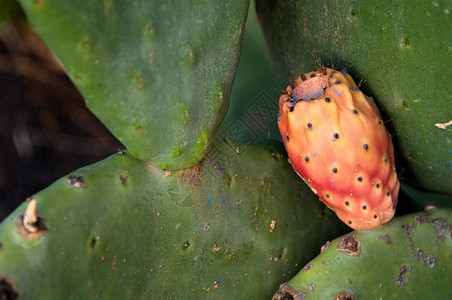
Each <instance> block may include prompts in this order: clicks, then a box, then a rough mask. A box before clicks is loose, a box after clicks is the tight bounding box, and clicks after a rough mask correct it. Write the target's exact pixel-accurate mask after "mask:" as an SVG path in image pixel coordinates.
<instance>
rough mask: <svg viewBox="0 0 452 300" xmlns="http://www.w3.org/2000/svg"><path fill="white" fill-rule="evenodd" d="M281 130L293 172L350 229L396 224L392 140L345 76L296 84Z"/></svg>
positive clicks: (286, 99) (329, 74)
mask: <svg viewBox="0 0 452 300" xmlns="http://www.w3.org/2000/svg"><path fill="white" fill-rule="evenodd" d="M278 126H279V130H280V132H281V135H282V137H283V140H284V145H285V147H286V150H287V153H288V155H289V159H290V162H291V164H292V166H293V168H294V170H295V171H296V172H297V173H298V175H300V177H301V178H303V180H304V181H305V182H306V184H307V185H308V186H309V187H310V188H311V189H312V191H313V192H314V193H316V194H317V195H318V196H319V198H320V200H322V201H323V202H324V203H325V204H326V205H327V206H328V207H329V208H330V209H332V210H334V211H335V212H336V214H337V216H338V217H339V218H340V219H341V220H342V221H343V222H344V223H345V224H347V225H348V226H350V227H351V228H353V229H356V230H367V229H372V228H375V227H377V226H378V225H380V224H383V223H385V222H388V221H389V220H391V219H392V217H393V216H394V213H395V207H396V204H397V196H398V193H399V186H400V185H399V180H398V179H397V173H396V169H395V161H394V148H393V145H392V141H391V137H390V135H389V134H388V132H387V130H386V128H385V125H384V123H383V120H382V118H381V115H380V113H379V112H378V109H377V107H376V106H375V103H374V102H373V100H372V98H370V97H367V96H366V95H364V94H363V93H362V92H361V91H360V90H359V88H358V87H357V86H356V84H355V82H354V81H353V79H352V78H351V77H350V76H349V75H348V74H347V73H346V72H345V71H344V72H339V71H335V70H333V69H328V68H323V67H322V68H320V69H319V70H317V71H315V72H311V73H306V74H303V75H301V76H300V77H298V78H297V79H295V80H294V81H292V82H291V83H290V85H289V86H288V87H287V88H286V90H285V91H283V93H282V94H281V97H280V98H279V116H278Z"/></svg>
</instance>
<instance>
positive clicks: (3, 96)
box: [0, 22, 124, 221]
mask: <svg viewBox="0 0 452 300" xmlns="http://www.w3.org/2000/svg"><path fill="white" fill-rule="evenodd" d="M123 148H124V147H123V146H122V145H121V143H120V142H119V141H117V140H116V139H115V138H114V137H113V136H112V135H111V134H110V132H109V131H108V130H107V129H106V128H105V127H104V126H103V125H102V123H100V122H99V121H98V120H97V119H96V117H95V116H94V115H93V114H91V113H90V112H89V111H88V109H87V108H86V106H85V103H84V100H83V98H82V97H81V95H80V94H79V92H78V91H77V89H76V88H75V87H74V86H73V85H72V83H71V82H70V80H69V78H68V77H67V76H66V75H65V72H64V70H63V67H62V66H61V64H60V63H59V61H58V60H57V59H56V58H55V56H54V55H53V54H52V53H51V51H50V50H49V49H48V48H47V46H46V45H45V44H44V43H43V42H42V40H41V39H40V38H39V37H38V36H37V35H36V34H35V33H34V32H33V31H32V30H31V29H30V28H29V27H28V25H26V24H25V23H21V22H19V23H16V24H13V23H12V22H9V23H6V24H4V25H3V26H1V27H0V221H1V220H3V219H4V218H5V217H6V216H7V215H8V214H9V213H11V211H13V210H14V209H15V208H16V207H17V206H18V205H19V204H20V203H22V202H23V201H24V200H25V199H26V198H27V197H29V196H31V195H33V194H34V193H36V192H38V191H40V190H41V189H43V188H45V187H46V186H48V185H49V184H51V183H52V182H53V181H55V180H57V179H58V178H60V177H62V176H64V175H66V174H68V173H70V172H72V171H74V170H76V169H78V168H80V167H82V166H85V165H88V164H91V163H94V162H96V161H99V160H101V159H103V158H105V157H107V156H109V155H110V154H112V153H114V152H116V151H118V150H119V149H123Z"/></svg>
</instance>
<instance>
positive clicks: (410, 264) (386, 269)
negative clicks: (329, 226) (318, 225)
mask: <svg viewBox="0 0 452 300" xmlns="http://www.w3.org/2000/svg"><path fill="white" fill-rule="evenodd" d="M451 235H452V210H450V209H435V210H431V211H427V212H422V213H416V214H412V215H407V216H403V217H398V218H396V219H394V221H393V222H392V223H391V224H390V225H389V226H386V227H383V228H382V229H379V230H373V231H366V232H365V231H361V232H359V231H354V232H351V233H349V234H347V235H345V236H344V237H351V236H354V237H355V239H356V240H358V241H359V242H360V253H359V256H355V255H350V254H348V253H346V252H343V251H339V250H337V248H338V246H339V243H340V241H341V240H342V239H343V238H344V237H340V238H337V239H335V240H334V241H332V242H331V244H330V245H329V246H328V247H326V248H325V250H324V251H323V252H322V253H321V254H319V255H318V256H317V257H316V258H315V259H314V260H312V261H311V262H309V263H308V264H307V265H306V266H305V267H304V268H303V270H302V271H301V272H299V273H298V274H297V275H296V276H295V277H294V278H292V279H291V280H290V281H289V282H288V283H287V284H288V285H289V286H290V287H292V288H294V289H295V290H292V293H294V294H296V295H298V296H300V298H298V299H335V298H334V296H335V295H337V294H339V293H341V292H348V293H351V294H353V295H354V296H355V298H354V299H451V298H452V289H451V286H450V282H451V280H452V273H451V270H452V257H451V253H452V239H451ZM355 253H356V252H355ZM289 290H290V288H289ZM289 294H290V293H289ZM302 295H304V296H305V298H303V297H301V296H302ZM276 299H282V298H276ZM294 299H295V298H294Z"/></svg>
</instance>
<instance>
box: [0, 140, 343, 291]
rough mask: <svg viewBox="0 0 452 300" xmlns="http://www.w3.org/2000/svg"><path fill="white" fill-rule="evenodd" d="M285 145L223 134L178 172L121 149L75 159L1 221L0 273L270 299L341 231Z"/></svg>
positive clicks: (67, 283)
mask: <svg viewBox="0 0 452 300" xmlns="http://www.w3.org/2000/svg"><path fill="white" fill-rule="evenodd" d="M278 148H279V150H278ZM280 150H282V151H280ZM281 153H284V151H283V149H282V147H281V145H279V147H276V148H275V147H274V146H269V147H258V146H249V147H246V146H245V145H243V144H235V143H232V142H230V141H221V142H217V143H216V144H215V147H214V148H213V150H212V152H210V153H209V155H208V156H207V157H206V158H205V159H204V160H203V161H202V163H201V164H198V165H195V166H194V167H192V168H189V169H183V170H180V171H174V172H169V171H167V172H165V171H162V170H159V169H158V168H155V167H152V166H150V165H148V164H147V163H145V162H143V161H141V160H139V159H136V158H134V157H133V156H132V155H130V154H127V153H126V152H124V153H118V154H115V155H113V156H111V157H109V158H107V159H105V160H104V161H101V162H99V163H96V164H93V165H91V166H88V167H85V168H82V169H79V170H77V171H76V172H74V173H72V174H70V175H69V176H66V177H65V178H62V179H60V180H58V181H57V182H55V183H54V184H52V185H51V186H49V187H48V188H47V189H45V190H43V191H41V192H39V193H38V194H36V195H33V196H32V197H31V198H30V200H29V201H27V202H25V203H24V204H23V205H21V206H19V207H18V208H17V210H16V211H15V212H13V213H12V214H11V215H10V216H9V217H8V218H7V219H5V221H4V222H3V223H2V224H1V225H0V243H1V245H2V247H1V251H0V278H1V279H3V280H4V282H5V284H8V286H10V287H11V288H12V291H13V292H14V293H16V294H17V295H19V297H20V298H22V299H31V298H41V299H49V297H50V296H52V297H53V298H54V299H80V298H83V299H88V298H91V299H93V298H104V299H113V298H118V299H127V298H129V299H130V298H134V299H138V298H149V299H160V298H174V299H180V298H184V297H186V298H191V299H204V298H205V299H207V298H208V299H211V298H216V299H217V298H218V299H220V298H229V299H244V298H246V299H250V298H256V299H262V298H269V297H271V295H272V294H273V292H274V291H275V290H276V289H277V288H278V285H279V283H280V282H282V281H284V280H285V278H287V279H289V278H290V277H291V276H293V275H294V274H296V272H297V271H298V270H299V269H300V268H301V266H302V265H304V264H305V263H306V262H307V261H309V260H310V259H312V258H313V257H314V255H315V249H318V247H320V245H321V244H322V242H323V241H324V240H325V239H329V238H333V237H335V236H337V234H340V233H344V229H345V230H346V228H345V226H342V225H341V223H340V222H339V221H338V220H337V218H336V217H335V216H334V214H332V213H331V212H330V211H329V210H327V209H326V210H325V207H324V206H323V205H322V204H321V203H320V202H319V201H317V199H316V197H315V196H314V195H313V194H312V193H311V191H310V190H309V189H308V188H307V187H306V186H304V185H302V184H300V179H299V178H298V176H297V175H296V174H295V173H294V172H293V171H292V168H291V167H290V165H289V164H288V163H287V157H285V156H283V155H282V154H281ZM281 178H284V180H283V181H281V180H280V179H281ZM13 287H14V288H13Z"/></svg>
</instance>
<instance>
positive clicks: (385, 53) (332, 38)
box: [256, 0, 452, 193]
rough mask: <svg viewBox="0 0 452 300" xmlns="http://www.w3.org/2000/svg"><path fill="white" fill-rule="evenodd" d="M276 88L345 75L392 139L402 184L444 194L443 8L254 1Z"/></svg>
mask: <svg viewBox="0 0 452 300" xmlns="http://www.w3.org/2000/svg"><path fill="white" fill-rule="evenodd" d="M256 7H257V12H258V15H259V18H260V21H261V24H262V26H263V28H264V32H265V36H266V41H267V45H268V48H269V50H270V53H271V55H272V58H273V63H274V66H275V69H276V72H277V74H278V79H279V81H280V82H281V83H285V85H287V84H288V82H289V79H290V78H292V79H294V78H295V77H297V76H298V74H299V73H300V72H301V71H304V72H309V71H311V70H313V69H315V67H316V66H315V61H316V60H317V59H318V60H320V61H321V63H323V64H324V65H325V66H327V67H331V66H332V64H333V65H334V67H335V68H336V69H338V68H347V69H348V71H349V72H350V73H351V75H352V77H353V78H357V82H359V81H360V78H362V79H363V82H364V83H363V84H362V86H361V88H362V90H363V91H364V93H365V94H366V95H369V96H372V97H374V98H375V102H376V103H377V105H378V106H379V108H380V109H381V110H382V114H383V117H384V118H385V120H386V121H387V123H386V125H387V126H389V127H390V131H391V132H392V133H394V135H395V137H394V143H395V148H396V149H395V150H396V153H397V154H398V155H399V159H398V160H397V165H398V169H399V170H403V172H402V175H401V176H402V178H403V179H404V180H408V181H410V182H411V183H414V184H415V185H417V186H419V187H423V188H424V189H429V190H432V191H439V192H446V193H452V185H451V184H450V181H451V178H452V146H451V139H452V125H449V126H446V127H445V129H441V128H438V127H437V126H435V124H445V123H448V122H449V121H451V120H452V109H451V108H450V103H451V100H452V98H451V89H450V78H452V65H451V62H452V51H451V46H452V44H451V40H450V32H452V22H451V18H450V13H449V12H450V11H451V10H452V7H451V4H450V1H445V0H442V1H434V2H431V1H423V0H416V1H405V0H397V1H393V0H385V1H378V3H376V2H375V1H357V0H348V1H341V2H340V3H338V2H337V1H329V0H328V1H313V0H311V1H301V0H299V1H273V0H258V1H257V5H256Z"/></svg>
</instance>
